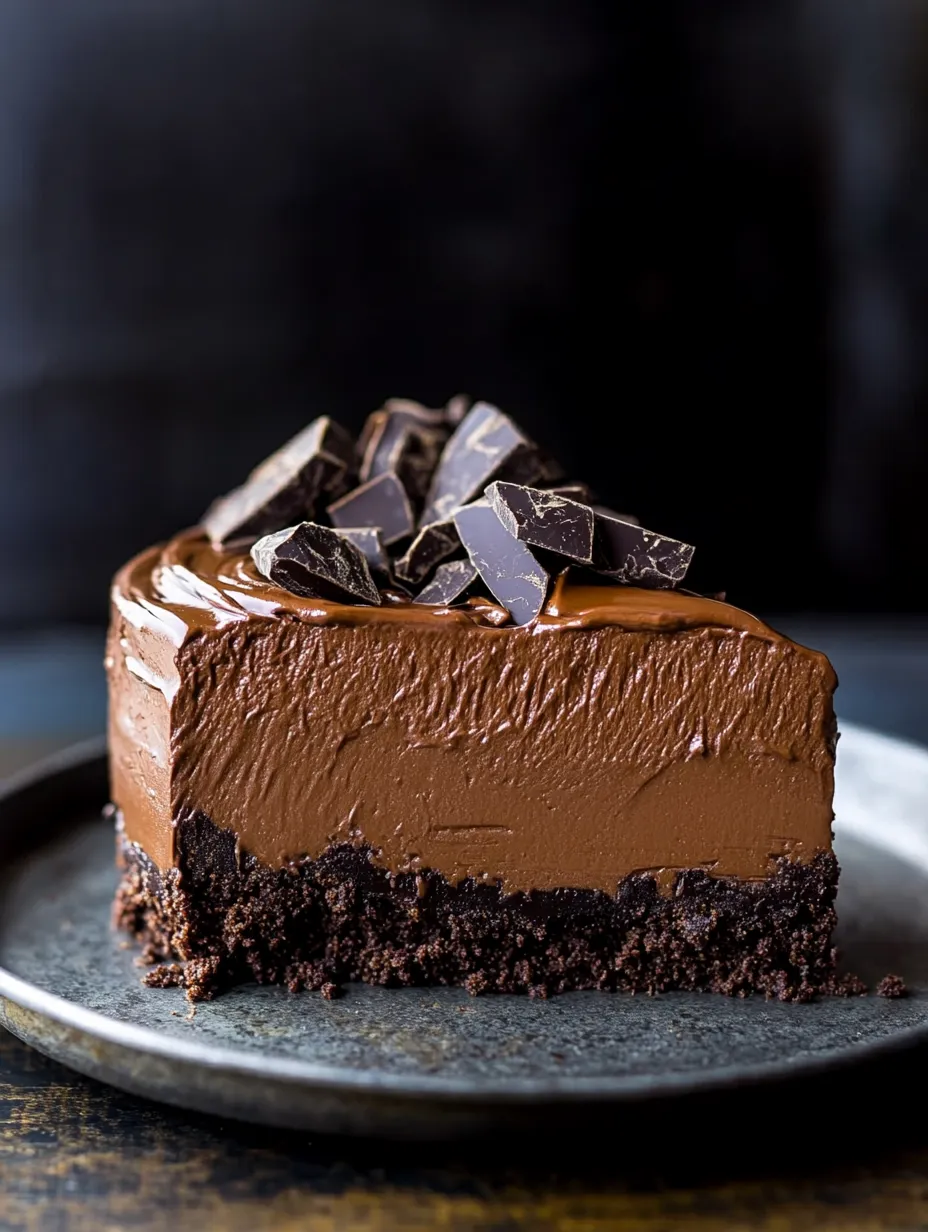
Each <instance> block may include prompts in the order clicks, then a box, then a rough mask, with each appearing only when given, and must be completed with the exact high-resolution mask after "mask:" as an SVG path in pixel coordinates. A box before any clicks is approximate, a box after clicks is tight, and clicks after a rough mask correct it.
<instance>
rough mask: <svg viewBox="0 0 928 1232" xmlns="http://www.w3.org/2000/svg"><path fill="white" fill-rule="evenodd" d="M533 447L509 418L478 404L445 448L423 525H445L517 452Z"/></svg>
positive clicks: (469, 412) (434, 479) (433, 481)
mask: <svg viewBox="0 0 928 1232" xmlns="http://www.w3.org/2000/svg"><path fill="white" fill-rule="evenodd" d="M529 445H531V442H530V441H529V440H528V438H527V437H526V436H525V435H524V434H523V433H522V432H520V431H519V429H518V428H517V427H516V425H515V424H514V423H513V422H512V420H511V419H510V418H509V416H508V415H504V414H503V413H502V411H500V410H497V408H496V407H495V406H490V404H489V403H488V402H478V403H476V404H475V405H474V406H473V407H472V408H471V409H470V410H469V411H468V413H467V414H466V415H465V416H464V418H463V419H462V420H461V422H460V424H459V425H458V427H457V428H456V429H455V431H454V433H453V435H452V436H451V439H450V440H449V441H448V443H447V445H446V446H445V448H444V450H443V452H442V455H441V459H440V461H439V463H438V468H437V470H436V471H435V475H434V478H433V479H432V486H431V489H430V491H429V495H428V499H427V501H426V506H425V512H424V513H423V515H422V524H423V525H427V524H428V523H429V522H444V521H446V520H447V519H448V518H449V517H450V516H451V515H452V514H453V513H454V511H455V509H457V508H459V507H460V506H461V505H464V504H466V503H467V502H468V501H469V500H472V499H473V497H475V496H477V495H478V494H479V493H480V492H482V491H483V489H484V488H485V487H486V485H487V484H488V483H489V482H490V480H491V479H494V478H496V476H497V472H498V471H499V470H500V468H501V467H502V466H503V464H504V463H505V462H507V461H508V460H509V459H510V458H512V457H513V455H514V454H515V453H516V451H517V450H519V449H520V448H522V449H523V450H526V449H527V447H528V446H529Z"/></svg>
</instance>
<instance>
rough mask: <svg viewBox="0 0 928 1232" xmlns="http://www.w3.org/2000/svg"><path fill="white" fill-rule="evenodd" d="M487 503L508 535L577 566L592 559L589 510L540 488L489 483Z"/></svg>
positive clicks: (590, 510) (591, 530) (590, 514)
mask: <svg viewBox="0 0 928 1232" xmlns="http://www.w3.org/2000/svg"><path fill="white" fill-rule="evenodd" d="M486 495H487V499H488V500H489V502H490V504H491V505H492V507H493V510H494V512H495V513H496V516H497V517H498V518H499V520H500V521H501V522H502V524H503V525H504V526H505V527H506V529H507V530H508V531H509V533H510V534H511V535H514V536H515V537H516V539H519V540H521V541H522V543H529V544H531V545H532V546H533V547H537V548H544V549H546V551H549V552H555V553H556V554H557V555H558V556H566V557H568V558H569V559H570V560H575V561H577V562H578V563H580V564H589V563H590V562H591V561H592V559H593V510H592V509H591V508H590V507H589V505H581V504H580V503H579V502H578V501H572V500H567V499H566V498H565V497H563V496H557V495H556V494H555V493H554V492H549V491H546V490H545V489H543V488H528V487H523V486H521V485H520V484H517V483H505V482H497V483H491V484H490V486H489V487H488V488H487V491H486Z"/></svg>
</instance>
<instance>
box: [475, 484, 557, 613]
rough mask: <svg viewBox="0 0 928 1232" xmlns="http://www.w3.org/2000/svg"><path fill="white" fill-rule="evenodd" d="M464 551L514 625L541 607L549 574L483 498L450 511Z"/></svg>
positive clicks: (546, 589) (545, 596) (546, 592)
mask: <svg viewBox="0 0 928 1232" xmlns="http://www.w3.org/2000/svg"><path fill="white" fill-rule="evenodd" d="M454 521H455V525H456V526H457V528H458V534H459V535H460V536H461V542H462V543H463V544H464V547H465V548H466V549H467V554H468V556H469V557H470V559H471V561H472V562H473V563H474V565H476V567H477V570H478V572H479V573H480V576H481V578H483V581H484V582H485V583H486V585H487V586H488V587H489V589H490V592H491V594H492V595H493V596H494V598H496V599H498V600H499V602H500V603H501V604H502V605H503V607H505V608H506V609H507V611H508V612H509V614H510V615H511V616H512V619H513V620H514V621H515V623H516V624H517V625H527V624H529V623H530V621H532V620H534V619H535V617H536V616H537V615H538V613H539V612H540V611H541V609H542V608H543V607H544V603H545V599H546V598H547V595H548V584H549V582H550V578H549V576H548V572H547V570H546V569H544V568H543V567H542V565H541V564H540V563H539V561H538V560H537V559H536V557H535V556H534V555H533V554H532V553H531V552H530V551H529V550H528V548H527V547H526V546H525V545H524V544H523V543H520V542H519V540H518V539H516V537H515V536H514V535H512V534H511V533H510V532H509V531H508V530H507V529H506V527H505V526H504V525H503V524H502V522H501V521H500V520H499V517H498V516H497V514H496V511H495V510H494V508H493V507H492V505H490V504H489V502H487V501H483V500H481V501H476V502H475V503H474V504H472V505H465V506H464V507H463V508H462V509H458V510H457V512H456V513H455V515H454Z"/></svg>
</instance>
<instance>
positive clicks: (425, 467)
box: [360, 398, 448, 501]
mask: <svg viewBox="0 0 928 1232" xmlns="http://www.w3.org/2000/svg"><path fill="white" fill-rule="evenodd" d="M447 439H448V425H447V422H446V419H445V412H444V411H443V410H441V411H433V410H430V409H429V408H428V407H425V406H421V405H420V404H419V403H418V402H409V401H407V400H406V399H403V398H391V399H389V400H388V401H387V402H386V403H385V404H384V406H383V408H382V409H381V410H379V411H375V412H374V414H373V415H369V416H368V418H367V423H366V424H365V425H364V430H363V432H362V434H361V468H360V476H361V480H362V481H363V482H366V481H367V480H368V479H374V478H376V477H377V476H378V475H384V474H386V473H387V472H388V471H395V472H396V474H397V475H398V476H399V477H400V479H401V480H402V482H403V486H404V487H405V488H406V490H407V493H408V494H409V495H410V496H411V497H412V498H413V499H415V500H417V501H422V500H424V498H425V494H426V492H427V491H428V487H429V484H430V482H431V478H432V473H433V472H434V470H435V467H436V466H437V464H438V459H439V457H440V456H441V451H442V448H443V447H444V444H445V441H446V440H447Z"/></svg>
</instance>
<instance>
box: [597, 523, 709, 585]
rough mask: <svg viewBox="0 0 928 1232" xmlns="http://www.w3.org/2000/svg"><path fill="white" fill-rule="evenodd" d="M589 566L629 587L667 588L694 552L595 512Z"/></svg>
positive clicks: (675, 581)
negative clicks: (591, 554)
mask: <svg viewBox="0 0 928 1232" xmlns="http://www.w3.org/2000/svg"><path fill="white" fill-rule="evenodd" d="M595 517H596V526H595V539H594V545H593V568H594V569H596V570H597V571H598V572H600V573H604V574H606V576H607V577H610V578H613V579H615V580H616V581H618V582H625V583H627V584H628V585H630V586H646V587H652V588H665V589H666V588H670V587H673V586H676V585H677V584H678V583H679V582H682V581H683V579H684V578H685V577H686V571H687V569H688V568H689V566H690V561H691V560H692V559H693V552H694V551H695V549H694V548H692V547H691V546H690V545H689V544H688V543H681V542H680V541H679V540H678V539H668V538H666V536H664V535H658V534H656V533H655V532H654V531H652V530H645V529H644V527H642V526H638V525H637V524H636V523H634V522H628V521H624V520H623V519H622V518H619V517H617V516H616V515H614V514H606V513H596V515H595Z"/></svg>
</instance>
